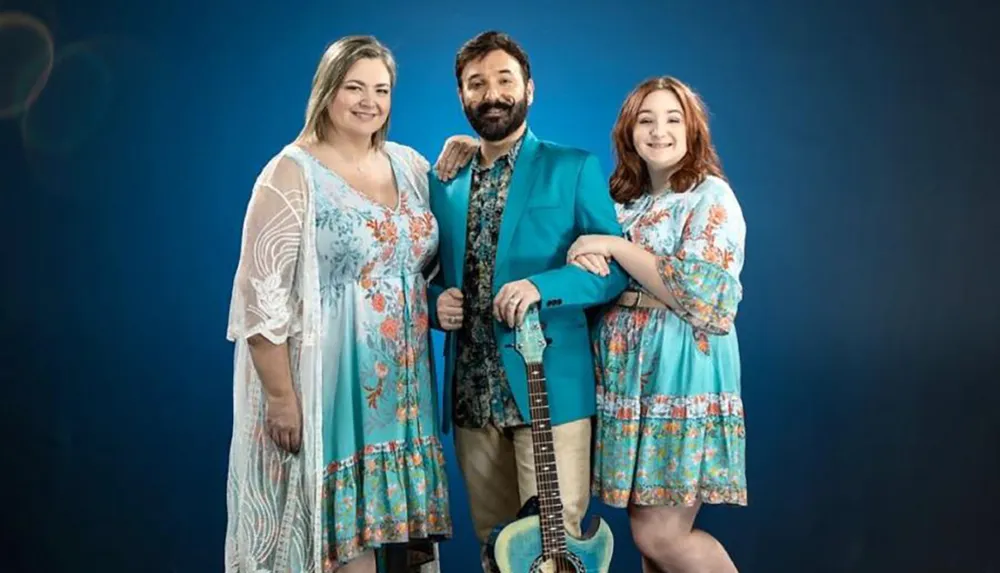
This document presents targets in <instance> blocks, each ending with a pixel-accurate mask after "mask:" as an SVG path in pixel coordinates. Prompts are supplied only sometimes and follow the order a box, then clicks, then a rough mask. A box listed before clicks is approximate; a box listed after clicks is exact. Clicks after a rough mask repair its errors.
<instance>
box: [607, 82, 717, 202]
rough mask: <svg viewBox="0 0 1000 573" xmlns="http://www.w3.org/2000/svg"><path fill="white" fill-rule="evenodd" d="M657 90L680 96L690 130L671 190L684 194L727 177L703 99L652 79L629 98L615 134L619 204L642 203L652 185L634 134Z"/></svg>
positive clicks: (613, 181)
mask: <svg viewBox="0 0 1000 573" xmlns="http://www.w3.org/2000/svg"><path fill="white" fill-rule="evenodd" d="M657 90H670V91H671V92H673V94H674V95H675V96H677V100H678V101H680V103H681V110H682V111H683V112H684V123H685V126H686V127H687V148H688V149H687V153H686V154H685V155H684V157H683V158H681V160H680V162H679V163H678V164H677V167H676V169H675V170H674V172H673V174H671V175H670V188H671V189H673V190H675V191H676V192H679V193H683V192H685V191H688V190H690V189H692V188H694V186H695V185H697V184H699V183H701V182H702V181H703V180H704V179H705V177H706V176H708V175H715V176H716V177H723V174H722V165H721V163H720V161H719V155H718V154H717V153H716V151H715V147H714V146H713V145H712V136H711V133H710V132H709V130H708V113H707V111H706V108H705V104H704V103H703V102H702V101H701V98H700V97H698V94H696V93H695V92H694V90H692V89H691V88H690V87H688V86H687V85H686V84H684V83H683V82H681V81H680V80H677V79H675V78H672V77H670V76H661V77H658V78H651V79H648V80H646V81H644V82H642V83H641V84H639V85H638V86H636V87H635V88H634V89H633V90H632V92H631V93H629V95H628V97H627V98H625V103H623V104H622V107H621V110H620V111H619V112H618V120H617V121H616V122H615V127H614V129H613V130H612V131H611V142H612V144H613V145H614V156H615V170H614V172H612V173H611V180H610V186H611V197H612V198H613V199H614V200H615V201H617V202H618V203H628V202H630V201H634V200H636V199H638V198H639V197H641V196H642V194H643V193H645V192H646V190H647V189H648V187H649V185H650V179H649V170H648V169H647V168H646V162H645V161H643V160H642V158H641V157H639V152H637V151H636V149H635V144H634V143H633V141H632V130H633V129H634V128H635V122H636V121H637V120H638V117H639V108H640V106H642V100H644V99H646V96H647V95H649V94H651V93H653V92H655V91H657Z"/></svg>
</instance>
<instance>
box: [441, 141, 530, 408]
mask: <svg viewBox="0 0 1000 573" xmlns="http://www.w3.org/2000/svg"><path fill="white" fill-rule="evenodd" d="M523 140H524V138H523V137H522V138H521V139H519V140H518V141H517V143H515V144H514V146H513V147H512V148H511V149H510V151H508V152H507V153H505V154H504V155H501V156H500V157H498V158H497V159H496V161H494V162H493V165H492V166H490V167H482V166H481V165H480V164H479V157H478V156H477V157H476V158H475V159H473V164H472V186H471V188H470V190H469V214H468V219H469V222H468V225H467V227H466V236H465V244H466V249H465V269H464V271H463V272H464V275H463V276H464V280H463V284H462V297H463V299H464V304H463V306H464V309H463V310H464V311H465V312H464V315H465V321H464V324H463V326H462V329H461V330H460V331H459V332H458V361H457V364H456V371H455V376H456V381H457V384H456V385H455V386H456V387H455V425H456V426H459V427H463V428H483V427H486V426H489V425H491V424H492V425H494V426H496V427H498V428H509V427H514V426H521V425H523V424H524V423H525V422H524V420H523V418H522V417H521V413H520V411H519V410H518V408H517V404H516V403H515V402H514V396H513V394H511V391H510V385H509V383H508V382H507V375H506V374H505V373H504V369H503V365H502V364H501V363H500V350H499V349H498V348H497V341H496V337H495V335H494V333H493V323H494V322H495V321H496V319H495V318H493V268H494V265H495V264H496V254H497V240H498V239H499V237H500V221H501V220H502V218H503V210H504V206H505V204H506V203H507V188H508V187H509V185H510V179H511V177H512V176H513V174H514V162H515V160H516V159H517V154H518V152H520V150H521V143H522V141H523Z"/></svg>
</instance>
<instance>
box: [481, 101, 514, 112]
mask: <svg viewBox="0 0 1000 573" xmlns="http://www.w3.org/2000/svg"><path fill="white" fill-rule="evenodd" d="M494 109H498V110H501V111H510V110H512V109H514V104H512V103H507V102H502V101H488V102H483V103H481V104H479V105H477V106H476V114H478V115H482V114H484V113H488V112H490V111H492V110H494Z"/></svg>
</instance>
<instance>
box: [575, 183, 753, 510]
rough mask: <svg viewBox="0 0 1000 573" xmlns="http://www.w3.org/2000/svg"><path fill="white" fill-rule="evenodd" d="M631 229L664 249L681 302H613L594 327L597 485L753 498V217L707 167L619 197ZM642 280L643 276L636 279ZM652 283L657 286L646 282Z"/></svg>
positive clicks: (611, 500)
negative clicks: (745, 326) (679, 187)
mask: <svg viewBox="0 0 1000 573" xmlns="http://www.w3.org/2000/svg"><path fill="white" fill-rule="evenodd" d="M618 215H619V222H620V223H621V225H622V228H623V230H624V231H625V233H626V236H627V238H628V239H629V240H630V241H632V242H633V243H636V244H638V245H641V246H642V247H643V248H645V249H646V250H647V251H649V252H651V253H653V254H655V255H657V257H658V259H657V266H658V270H659V271H660V275H661V278H662V280H663V281H664V284H665V285H666V286H667V287H668V288H669V289H670V291H671V293H672V294H673V296H674V298H675V299H676V300H677V301H678V302H679V303H680V307H681V308H679V309H678V310H671V309H655V308H654V309H647V308H634V309H633V308H625V307H622V306H614V307H611V308H610V309H609V310H608V311H607V312H606V313H605V314H604V316H603V317H602V318H601V319H600V322H599V323H598V324H597V325H596V327H595V329H594V332H593V339H592V340H593V345H594V350H595V355H596V356H597V365H596V366H597V367H596V372H597V382H598V383H597V425H596V429H595V452H594V473H593V493H594V495H595V496H597V497H598V499H600V500H601V501H603V502H604V503H606V504H609V505H611V506H615V507H626V506H627V505H629V504H630V503H631V504H634V505H671V506H677V505H682V506H690V505H694V504H695V503H697V502H705V503H729V504H736V505H746V503H747V485H746V474H745V459H744V454H745V427H744V419H743V402H742V399H741V390H740V355H739V346H738V342H737V337H736V331H735V330H734V329H733V319H734V318H735V316H736V310H737V305H738V304H739V302H740V300H741V298H742V286H741V284H740V280H739V276H740V271H741V270H742V267H743V253H744V240H745V236H746V225H745V222H744V219H743V214H742V211H741V209H740V206H739V203H738V202H737V200H736V197H735V195H734V194H733V192H732V190H731V189H730V187H729V185H728V184H727V183H726V182H725V181H723V180H722V179H720V178H717V177H712V176H709V177H708V178H707V179H706V180H705V181H703V182H702V183H701V184H699V185H697V186H696V187H695V188H694V189H692V190H690V191H688V192H686V193H671V192H667V193H662V194H659V195H658V196H650V195H643V196H642V197H640V198H639V199H637V200H635V201H634V202H632V203H630V204H627V205H618ZM629 288H630V289H633V290H639V291H644V290H645V289H643V288H642V287H641V286H640V285H639V284H638V283H637V282H636V281H635V280H634V279H633V280H632V281H631V285H630V287H629ZM646 294H647V295H648V292H646Z"/></svg>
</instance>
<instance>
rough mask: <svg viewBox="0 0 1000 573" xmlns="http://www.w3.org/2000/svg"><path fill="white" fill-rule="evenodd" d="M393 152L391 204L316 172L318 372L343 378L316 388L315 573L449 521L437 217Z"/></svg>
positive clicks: (423, 536) (433, 531)
mask: <svg viewBox="0 0 1000 573" xmlns="http://www.w3.org/2000/svg"><path fill="white" fill-rule="evenodd" d="M397 161H398V160H397V159H395V158H394V159H393V160H392V165H393V170H394V175H396V181H397V183H398V190H399V196H398V197H399V198H398V201H397V205H396V206H395V208H391V207H388V206H386V205H382V204H379V203H377V202H375V201H372V200H370V199H368V198H367V197H366V196H364V195H363V194H361V193H359V192H355V191H354V190H353V189H351V188H350V187H348V186H347V184H346V183H345V182H344V181H343V180H341V179H340V178H339V177H337V176H336V174H334V173H332V172H329V171H324V170H322V169H321V170H319V176H318V177H319V179H318V181H317V183H316V185H317V187H318V188H320V189H321V192H320V193H317V194H316V201H317V207H316V225H317V246H318V249H319V270H320V298H321V301H322V304H323V307H324V308H323V311H322V312H323V315H324V316H325V317H327V318H326V320H327V325H326V327H325V329H324V342H323V344H324V345H325V346H324V348H329V349H328V350H324V351H325V352H326V353H327V354H329V355H330V357H331V360H329V362H330V363H332V364H333V363H335V364H337V365H338V366H337V368H338V370H336V371H329V372H326V373H325V374H324V376H325V377H334V378H340V383H339V384H338V385H337V386H336V388H337V390H336V395H335V396H327V397H325V398H324V399H325V400H332V401H333V403H334V404H335V405H334V406H333V407H327V408H326V410H327V412H326V414H325V417H324V432H326V433H329V434H330V435H331V443H330V445H329V446H328V448H327V459H326V460H325V461H326V471H325V472H324V474H325V475H324V488H323V507H324V510H325V511H324V514H325V515H324V527H325V529H326V532H325V534H324V536H323V539H324V543H325V544H324V548H323V550H324V556H325V563H324V573H330V572H332V571H335V570H336V569H337V568H339V567H340V566H342V565H343V564H344V563H347V562H349V561H350V560H352V559H354V558H355V557H357V556H359V555H361V554H362V553H363V552H365V551H366V550H368V549H371V548H376V547H380V546H382V545H396V544H408V548H409V549H410V552H412V553H417V552H422V553H424V554H427V553H428V552H432V548H431V546H430V545H429V544H428V543H426V542H429V541H433V540H437V539H440V538H446V537H449V536H450V535H451V531H452V523H451V516H450V508H449V495H448V482H447V474H446V472H445V468H444V463H445V462H444V453H443V448H442V445H441V442H440V440H439V438H438V436H437V433H436V432H437V422H436V420H435V413H436V403H435V394H434V384H435V381H434V380H433V378H432V375H431V368H430V345H429V331H428V328H429V317H428V305H427V296H426V289H427V283H426V280H425V278H424V275H423V270H424V268H425V267H426V266H427V265H428V264H429V262H430V261H431V260H432V259H433V257H434V255H435V253H436V251H437V242H438V228H437V221H436V219H435V218H434V216H433V215H432V214H431V212H430V209H429V207H428V206H427V205H426V204H424V203H423V201H421V200H420V197H419V195H418V194H417V193H416V192H415V190H414V189H411V188H410V187H409V186H407V185H406V184H405V182H406V181H407V180H408V178H407V177H402V176H400V175H402V174H401V173H399V171H398V169H399V166H398V165H397ZM344 420H347V421H348V423H343V421H344ZM424 560H426V559H424ZM418 561H419V559H418Z"/></svg>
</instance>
